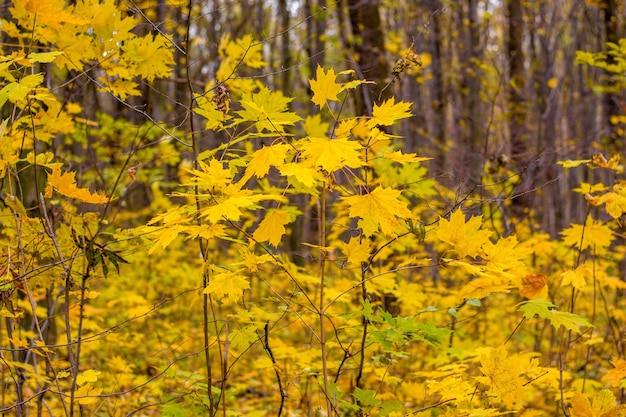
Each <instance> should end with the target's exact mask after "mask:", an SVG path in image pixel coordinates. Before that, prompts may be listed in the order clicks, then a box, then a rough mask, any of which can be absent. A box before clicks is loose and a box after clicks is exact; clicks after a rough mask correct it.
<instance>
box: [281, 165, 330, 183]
mask: <svg viewBox="0 0 626 417" xmlns="http://www.w3.org/2000/svg"><path fill="white" fill-rule="evenodd" d="M278 170H279V171H280V174H281V175H284V176H286V177H287V180H288V181H289V184H291V185H293V186H295V187H296V189H299V188H301V187H299V185H302V186H304V187H305V188H309V187H314V186H315V185H316V184H317V183H318V182H320V181H322V180H323V179H324V177H323V176H322V175H321V174H320V173H319V172H318V171H317V170H316V169H315V168H313V167H310V166H306V165H304V164H299V163H296V162H290V163H288V164H285V165H283V166H281V167H279V168H278Z"/></svg>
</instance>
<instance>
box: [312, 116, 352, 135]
mask: <svg viewBox="0 0 626 417" xmlns="http://www.w3.org/2000/svg"><path fill="white" fill-rule="evenodd" d="M302 129H304V133H306V134H307V136H317V137H324V136H326V135H327V134H328V129H330V123H328V122H324V121H322V114H321V113H317V114H316V115H313V116H307V117H306V118H305V119H304V122H303V123H302ZM348 135H349V132H348V134H346V135H343V136H348ZM337 136H342V135H339V134H337Z"/></svg>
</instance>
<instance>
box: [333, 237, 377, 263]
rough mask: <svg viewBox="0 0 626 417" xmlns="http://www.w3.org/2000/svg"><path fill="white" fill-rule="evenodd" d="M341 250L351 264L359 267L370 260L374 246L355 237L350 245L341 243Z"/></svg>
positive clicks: (351, 239)
mask: <svg viewBox="0 0 626 417" xmlns="http://www.w3.org/2000/svg"><path fill="white" fill-rule="evenodd" d="M339 249H341V251H342V252H343V253H344V255H346V257H347V261H348V263H349V264H352V266H355V265H356V266H358V265H360V264H361V262H366V261H367V260H368V259H369V257H370V252H371V250H372V245H371V244H370V241H369V240H367V239H361V238H360V237H358V236H354V237H351V238H350V241H349V242H348V243H344V242H341V243H340V245H339Z"/></svg>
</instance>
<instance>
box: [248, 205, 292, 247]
mask: <svg viewBox="0 0 626 417" xmlns="http://www.w3.org/2000/svg"><path fill="white" fill-rule="evenodd" d="M290 222H291V216H289V213H287V212H286V211H284V210H274V211H272V212H271V213H269V214H268V215H267V216H265V218H264V219H263V220H261V223H259V227H258V228H257V229H256V230H255V231H254V233H253V234H252V237H253V238H254V239H255V240H257V241H259V242H265V241H268V242H270V245H272V246H274V247H277V246H278V244H279V243H280V241H281V239H282V238H283V236H284V235H285V231H286V230H285V225H286V224H288V223H290Z"/></svg>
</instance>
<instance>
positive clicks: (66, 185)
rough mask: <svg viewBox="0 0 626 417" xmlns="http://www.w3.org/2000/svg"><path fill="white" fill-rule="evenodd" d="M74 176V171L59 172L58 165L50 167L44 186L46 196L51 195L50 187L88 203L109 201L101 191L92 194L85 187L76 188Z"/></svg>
mask: <svg viewBox="0 0 626 417" xmlns="http://www.w3.org/2000/svg"><path fill="white" fill-rule="evenodd" d="M75 176H76V173H75V172H66V173H64V174H63V173H61V168H60V167H58V166H57V167H54V168H52V172H51V173H50V174H48V184H49V185H48V187H46V197H48V198H50V197H52V189H55V190H57V192H58V193H59V194H62V195H64V196H66V197H70V198H73V199H76V200H80V201H82V202H85V203H89V204H106V203H107V202H108V201H109V198H108V197H107V196H106V195H104V194H103V193H100V192H96V193H93V194H92V193H91V191H89V190H88V189H87V188H78V187H77V186H76V180H75V178H74V177H75Z"/></svg>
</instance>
